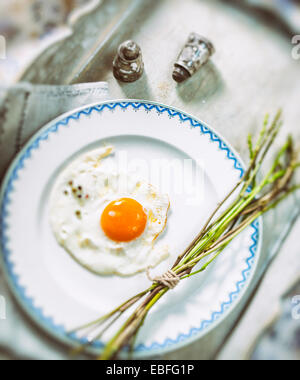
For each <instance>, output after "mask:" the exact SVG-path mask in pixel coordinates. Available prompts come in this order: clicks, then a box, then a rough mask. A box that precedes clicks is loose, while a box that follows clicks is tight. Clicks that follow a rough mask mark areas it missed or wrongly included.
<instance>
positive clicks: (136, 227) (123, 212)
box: [101, 198, 147, 243]
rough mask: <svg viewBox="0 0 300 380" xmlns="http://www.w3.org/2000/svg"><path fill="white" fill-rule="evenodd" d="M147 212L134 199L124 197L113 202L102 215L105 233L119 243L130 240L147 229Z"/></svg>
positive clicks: (102, 225)
mask: <svg viewBox="0 0 300 380" xmlns="http://www.w3.org/2000/svg"><path fill="white" fill-rule="evenodd" d="M146 224H147V214H146V212H145V210H144V208H143V206H142V205H141V204H140V203H139V202H137V201H136V200H134V199H131V198H122V199H119V200H117V201H114V202H111V203H110V204H109V205H108V206H107V207H106V208H105V210H104V211H103V214H102V216H101V227H102V229H103V231H104V233H105V235H106V236H107V237H108V238H109V239H111V240H113V241H115V242H118V243H122V242H130V241H132V240H134V239H136V238H138V237H139V236H141V235H142V233H143V232H144V231H145V228H146Z"/></svg>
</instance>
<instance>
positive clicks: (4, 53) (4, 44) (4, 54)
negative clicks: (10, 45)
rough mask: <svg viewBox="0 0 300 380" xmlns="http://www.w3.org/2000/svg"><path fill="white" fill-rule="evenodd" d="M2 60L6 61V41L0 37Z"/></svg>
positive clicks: (0, 55)
mask: <svg viewBox="0 0 300 380" xmlns="http://www.w3.org/2000/svg"><path fill="white" fill-rule="evenodd" d="M0 59H6V39H5V37H4V36H1V35H0Z"/></svg>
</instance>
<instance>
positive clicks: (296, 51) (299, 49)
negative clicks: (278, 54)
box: [292, 35, 300, 61]
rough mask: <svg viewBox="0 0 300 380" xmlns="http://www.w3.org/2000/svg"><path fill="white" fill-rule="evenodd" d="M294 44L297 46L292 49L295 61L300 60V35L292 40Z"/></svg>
mask: <svg viewBox="0 0 300 380" xmlns="http://www.w3.org/2000/svg"><path fill="white" fill-rule="evenodd" d="M292 44H293V45H295V46H294V47H293V49H292V57H293V59H295V60H296V61H297V60H300V35H296V36H294V37H293V38H292Z"/></svg>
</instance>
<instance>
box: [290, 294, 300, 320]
mask: <svg viewBox="0 0 300 380" xmlns="http://www.w3.org/2000/svg"><path fill="white" fill-rule="evenodd" d="M292 304H293V308H292V318H293V319H295V320H296V321H299V320H300V295H298V296H295V297H293V299H292Z"/></svg>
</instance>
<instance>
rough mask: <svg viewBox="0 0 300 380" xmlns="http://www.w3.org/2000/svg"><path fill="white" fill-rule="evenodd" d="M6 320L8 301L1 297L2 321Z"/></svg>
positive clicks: (0, 317) (0, 311)
mask: <svg viewBox="0 0 300 380" xmlns="http://www.w3.org/2000/svg"><path fill="white" fill-rule="evenodd" d="M4 319H6V300H5V298H4V297H3V296H1V295H0V321H1V320H4Z"/></svg>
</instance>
